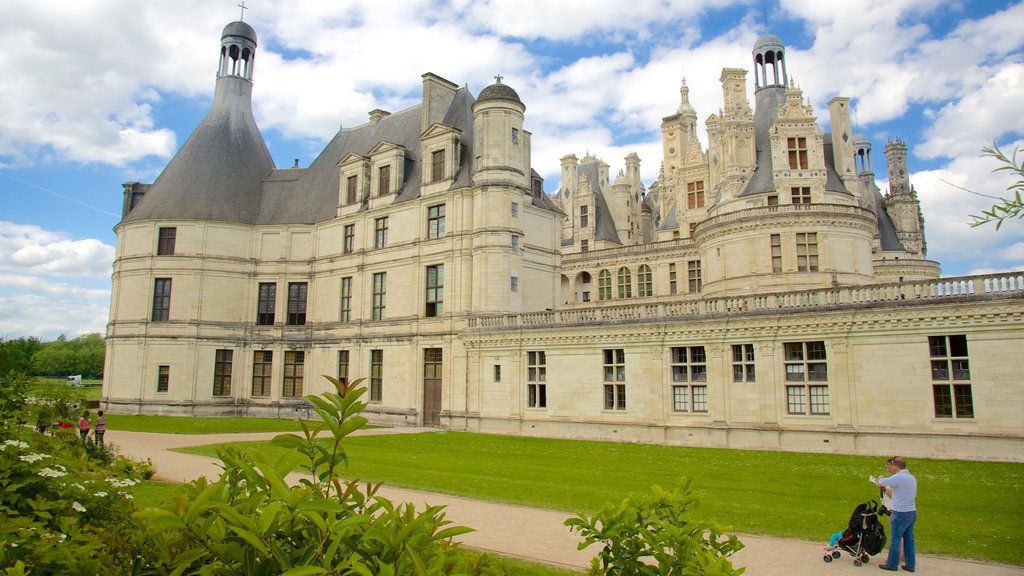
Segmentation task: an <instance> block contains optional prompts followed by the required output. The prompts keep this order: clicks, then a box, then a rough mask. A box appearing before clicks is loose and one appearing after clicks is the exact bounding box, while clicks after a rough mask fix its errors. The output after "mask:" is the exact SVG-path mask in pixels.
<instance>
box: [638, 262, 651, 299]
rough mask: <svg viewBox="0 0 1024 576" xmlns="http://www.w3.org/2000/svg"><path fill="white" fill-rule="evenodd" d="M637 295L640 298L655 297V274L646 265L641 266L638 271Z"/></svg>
mask: <svg viewBox="0 0 1024 576" xmlns="http://www.w3.org/2000/svg"><path fill="white" fill-rule="evenodd" d="M636 295H637V296H638V297H640V298H644V297H648V296H654V273H653V272H651V267H650V266H648V265H646V264H641V265H640V268H639V269H638V270H637V271H636Z"/></svg>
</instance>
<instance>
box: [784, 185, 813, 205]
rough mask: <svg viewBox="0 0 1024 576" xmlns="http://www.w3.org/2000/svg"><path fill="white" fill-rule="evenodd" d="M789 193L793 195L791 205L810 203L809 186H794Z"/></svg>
mask: <svg viewBox="0 0 1024 576" xmlns="http://www.w3.org/2000/svg"><path fill="white" fill-rule="evenodd" d="M789 191H790V193H791V194H792V195H793V204H810V203H811V188H810V187H809V186H800V187H796V186H794V187H793V188H790V189H789Z"/></svg>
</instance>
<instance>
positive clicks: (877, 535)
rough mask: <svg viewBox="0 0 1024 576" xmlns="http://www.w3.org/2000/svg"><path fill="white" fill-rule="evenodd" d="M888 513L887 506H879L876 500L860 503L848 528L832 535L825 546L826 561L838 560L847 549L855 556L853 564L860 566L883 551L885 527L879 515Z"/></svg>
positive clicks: (851, 516)
mask: <svg viewBox="0 0 1024 576" xmlns="http://www.w3.org/2000/svg"><path fill="white" fill-rule="evenodd" d="M887 513H888V511H887V510H886V509H885V506H882V507H881V508H879V506H878V502H876V501H875V500H871V501H870V502H864V503H862V504H858V505H857V507H856V508H854V510H853V514H851V515H850V522H849V524H848V525H847V527H846V530H843V531H842V532H839V533H837V534H833V535H832V538H831V540H830V542H829V545H828V547H827V548H825V557H824V560H825V562H831V561H832V560H838V559H839V557H840V556H842V555H843V551H844V550H845V551H846V552H848V553H849V554H850V556H853V558H854V559H853V565H854V566H860V565H862V564H865V563H866V562H867V561H868V558H869V557H871V556H874V555H875V554H878V553H879V552H881V551H882V548H885V527H884V526H882V523H881V522H880V521H879V519H878V517H879V516H881V515H884V514H887Z"/></svg>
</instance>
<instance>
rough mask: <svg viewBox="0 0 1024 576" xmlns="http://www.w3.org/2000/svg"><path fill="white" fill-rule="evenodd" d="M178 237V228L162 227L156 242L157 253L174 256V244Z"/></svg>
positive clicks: (158, 254)
mask: <svg viewBox="0 0 1024 576" xmlns="http://www.w3.org/2000/svg"><path fill="white" fill-rule="evenodd" d="M177 237H178V229H177V228H160V230H159V232H158V240H157V243H156V255H157V256H173V255H174V245H175V242H176V241H177Z"/></svg>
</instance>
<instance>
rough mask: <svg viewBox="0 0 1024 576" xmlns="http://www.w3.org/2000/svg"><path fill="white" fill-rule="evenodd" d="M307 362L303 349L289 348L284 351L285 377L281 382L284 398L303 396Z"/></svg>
mask: <svg viewBox="0 0 1024 576" xmlns="http://www.w3.org/2000/svg"><path fill="white" fill-rule="evenodd" d="M305 363H306V353H305V352H303V351H301V350H288V351H286V352H285V353H284V379H283V380H282V382H281V397H282V398H301V397H302V380H303V373H304V371H305Z"/></svg>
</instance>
